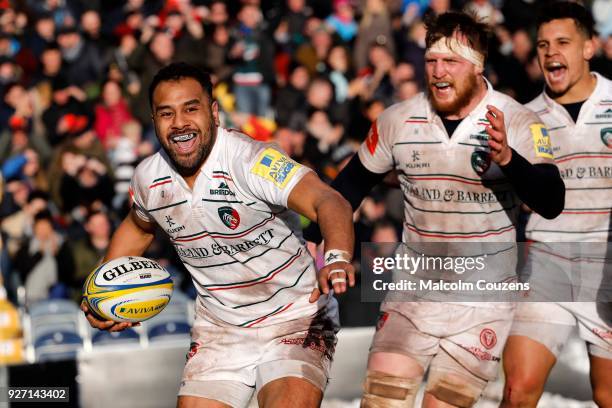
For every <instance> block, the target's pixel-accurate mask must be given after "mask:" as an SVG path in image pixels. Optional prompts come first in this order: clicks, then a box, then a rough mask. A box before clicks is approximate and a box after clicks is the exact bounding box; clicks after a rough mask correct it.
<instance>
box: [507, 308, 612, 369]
mask: <svg viewBox="0 0 612 408" xmlns="http://www.w3.org/2000/svg"><path fill="white" fill-rule="evenodd" d="M575 327H578V334H579V335H580V338H581V339H583V340H584V341H585V342H586V343H587V345H588V350H589V354H591V355H593V356H597V357H602V358H607V359H612V305H610V304H606V303H595V302H563V303H545V302H539V303H535V302H523V303H518V304H517V310H516V313H515V316H514V323H513V324H512V329H511V330H510V335H512V336H526V337H529V338H530V339H532V340H534V341H537V342H539V343H542V344H543V345H545V346H546V347H547V348H548V349H549V350H550V352H551V353H553V354H554V355H555V357H558V356H559V353H560V352H561V350H562V349H563V346H564V344H565V343H566V341H567V338H568V337H569V335H570V334H571V332H572V331H573V330H574V328H575Z"/></svg>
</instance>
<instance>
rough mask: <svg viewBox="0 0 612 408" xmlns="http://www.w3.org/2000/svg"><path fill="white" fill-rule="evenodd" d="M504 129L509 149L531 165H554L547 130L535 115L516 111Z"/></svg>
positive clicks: (526, 111)
mask: <svg viewBox="0 0 612 408" xmlns="http://www.w3.org/2000/svg"><path fill="white" fill-rule="evenodd" d="M506 129H507V137H508V144H509V145H510V147H512V148H513V149H514V150H516V151H517V152H518V153H519V154H520V155H521V156H523V157H524V158H525V159H527V160H528V161H529V162H530V163H531V164H540V163H549V164H554V160H553V149H552V144H551V140H550V135H549V134H548V129H547V128H546V125H544V123H543V122H542V120H540V118H539V117H538V116H537V115H536V114H535V113H533V112H531V111H529V110H527V109H520V110H518V111H516V112H515V113H514V115H512V116H511V117H510V121H509V123H508V125H507V127H506Z"/></svg>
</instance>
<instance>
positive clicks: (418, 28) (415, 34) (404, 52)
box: [399, 21, 427, 88]
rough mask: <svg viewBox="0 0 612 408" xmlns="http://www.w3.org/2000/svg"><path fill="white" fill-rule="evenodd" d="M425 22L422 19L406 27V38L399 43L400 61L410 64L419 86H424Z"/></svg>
mask: <svg viewBox="0 0 612 408" xmlns="http://www.w3.org/2000/svg"><path fill="white" fill-rule="evenodd" d="M426 33H427V31H426V30H425V24H424V23H423V22H422V21H417V22H415V23H414V24H413V25H412V26H410V27H409V28H408V34H407V37H406V38H407V40H406V41H405V42H404V43H402V44H400V46H401V51H400V58H399V60H400V61H404V62H407V63H409V64H410V65H412V68H413V69H414V78H415V79H416V81H417V82H418V83H419V87H420V88H422V87H423V86H424V80H423V78H424V77H425V34H426Z"/></svg>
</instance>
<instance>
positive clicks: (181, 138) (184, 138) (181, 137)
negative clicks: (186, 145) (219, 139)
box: [172, 133, 195, 142]
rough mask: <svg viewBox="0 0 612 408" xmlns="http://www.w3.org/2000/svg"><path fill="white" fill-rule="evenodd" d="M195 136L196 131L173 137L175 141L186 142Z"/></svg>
mask: <svg viewBox="0 0 612 408" xmlns="http://www.w3.org/2000/svg"><path fill="white" fill-rule="evenodd" d="M194 137H195V133H187V134H185V135H179V136H175V137H173V138H172V140H174V141H175V142H186V141H187V140H191V139H192V138H194Z"/></svg>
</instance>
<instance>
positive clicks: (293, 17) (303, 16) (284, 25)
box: [275, 0, 312, 55]
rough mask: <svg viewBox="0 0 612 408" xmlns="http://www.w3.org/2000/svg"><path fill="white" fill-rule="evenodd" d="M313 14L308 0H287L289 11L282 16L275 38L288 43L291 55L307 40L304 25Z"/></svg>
mask: <svg viewBox="0 0 612 408" xmlns="http://www.w3.org/2000/svg"><path fill="white" fill-rule="evenodd" d="M311 16H312V9H311V8H310V7H308V5H306V0H287V12H286V13H284V14H283V17H282V18H281V21H280V23H279V25H278V28H277V30H276V32H275V39H276V40H277V42H279V43H282V44H285V45H287V47H288V49H289V51H290V54H291V55H293V53H294V52H295V51H296V50H297V49H298V48H299V47H300V46H301V45H302V44H304V43H305V42H306V41H307V38H306V36H305V35H304V27H306V22H307V21H308V19H309V18H310V17H311Z"/></svg>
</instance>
